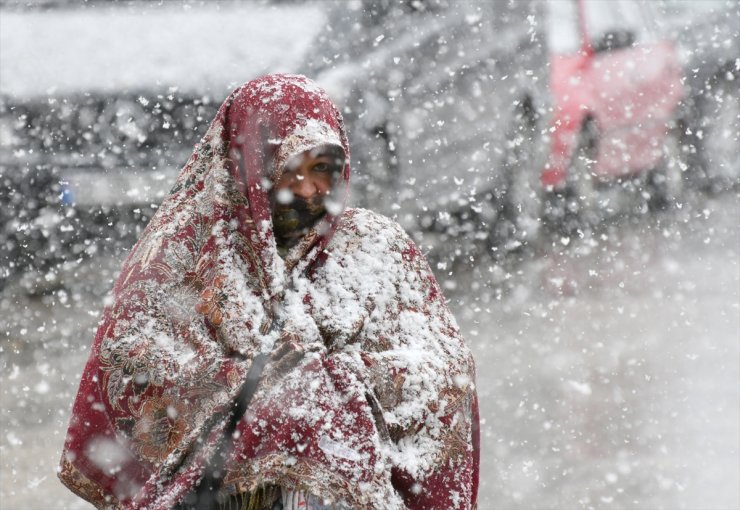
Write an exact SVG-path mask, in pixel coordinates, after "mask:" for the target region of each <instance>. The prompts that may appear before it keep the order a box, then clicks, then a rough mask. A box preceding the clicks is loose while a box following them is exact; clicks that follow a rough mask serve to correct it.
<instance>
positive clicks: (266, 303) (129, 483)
mask: <svg viewBox="0 0 740 510" xmlns="http://www.w3.org/2000/svg"><path fill="white" fill-rule="evenodd" d="M327 144H328V145H334V146H336V145H341V148H342V149H343V151H344V155H345V166H344V169H343V171H342V172H341V175H340V178H339V180H338V182H337V183H336V184H335V187H334V192H336V193H337V195H338V198H339V199H341V203H342V204H344V203H345V201H346V197H347V193H348V179H349V148H348V144H347V138H346V135H345V131H344V127H343V124H342V120H341V116H340V115H339V113H338V111H337V110H336V108H335V107H334V105H333V104H331V102H330V101H329V99H328V98H327V97H326V95H325V93H324V92H323V91H322V90H321V89H319V88H318V87H317V86H316V85H315V84H313V83H312V82H311V81H310V80H307V79H306V78H304V77H300V76H294V75H270V76H266V77H263V78H260V79H257V80H254V81H252V82H250V83H248V84H246V85H244V86H243V87H240V88H239V89H237V90H235V91H234V92H233V93H232V94H231V95H230V97H229V98H228V99H227V100H226V101H225V102H224V104H223V105H222V107H221V109H220V110H219V113H218V115H217V117H216V119H214V121H213V123H212V124H211V126H210V128H209V130H208V132H207V133H206V135H205V137H204V138H203V140H202V141H201V143H200V144H199V146H198V147H197V148H196V150H195V152H194V153H193V155H192V156H191V158H190V160H189V161H188V162H187V164H186V165H185V168H184V169H183V170H182V172H181V173H180V175H179V177H178V179H177V181H176V183H175V185H174V187H173V188H172V190H171V192H170V194H169V196H168V197H167V198H166V199H165V201H164V202H163V204H162V205H161V207H160V208H159V210H158V211H157V214H155V216H154V217H153V219H152V221H151V222H150V224H149V225H148V226H147V228H146V230H145V231H144V233H143V235H142V237H141V239H140V240H139V242H138V243H137V244H136V246H135V247H134V249H133V250H132V252H131V254H130V255H129V257H128V259H127V260H126V262H125V263H124V266H123V269H122V272H121V275H120V277H119V278H118V280H117V282H116V284H115V286H114V289H113V301H112V304H111V305H110V306H109V307H107V308H106V309H105V311H104V314H103V318H102V320H101V323H100V326H99V328H98V331H97V333H96V337H95V340H94V343H93V346H92V351H91V354H90V358H89V360H88V363H87V365H86V367H85V370H84V373H83V376H82V379H81V382H80V389H79V392H78V395H77V398H76V400H75V404H74V407H73V411H72V418H71V420H70V428H69V431H68V435H67V441H66V443H65V449H64V452H63V455H62V461H61V469H60V475H59V476H60V478H61V480H62V482H63V483H65V484H66V485H67V486H68V487H69V488H70V489H71V490H73V491H74V492H76V493H77V494H78V495H80V496H81V497H83V498H85V499H87V500H88V501H90V502H92V503H93V504H95V505H96V506H97V507H98V508H122V509H123V508H146V509H149V510H155V509H157V510H159V509H162V510H165V509H167V510H169V509H170V508H171V507H172V506H173V505H174V504H176V503H177V502H179V501H181V500H182V498H183V497H184V496H185V495H186V494H187V493H188V492H189V491H190V490H192V489H193V487H194V486H195V484H196V483H197V482H198V480H199V478H200V476H201V473H202V469H203V466H204V463H205V462H206V459H208V458H209V456H210V455H211V453H212V452H213V450H214V448H215V445H216V444H217V442H218V440H219V438H220V435H221V431H222V429H223V426H224V423H225V421H226V417H227V414H228V409H229V405H230V402H231V400H232V399H233V397H234V396H235V394H236V393H237V391H238V389H239V386H240V384H241V382H242V381H243V380H244V377H245V374H246V372H247V370H248V368H249V366H250V364H251V360H252V358H253V356H254V355H255V354H256V353H258V352H269V351H270V350H271V349H273V346H275V345H277V344H279V342H281V341H282V339H285V338H290V339H294V340H295V339H297V340H298V341H299V342H300V343H301V344H302V345H303V347H304V349H305V351H306V353H307V354H306V356H305V357H304V359H303V361H302V362H301V363H300V364H299V365H298V366H296V367H295V368H294V369H293V370H291V371H290V372H289V373H287V374H277V373H273V372H271V370H270V366H269V365H268V367H267V369H266V371H265V373H264V377H263V379H262V382H261V384H260V387H259V389H258V392H257V395H256V396H255V399H254V401H253V403H252V405H251V406H250V408H249V410H248V412H247V414H246V415H245V417H244V418H243V419H242V421H241V422H240V424H239V428H238V431H239V438H238V440H237V441H235V444H234V447H235V449H234V454H233V456H232V458H231V459H230V462H229V464H227V477H226V486H225V488H224V491H225V492H237V491H245V490H253V489H255V488H256V487H258V486H260V485H262V484H277V485H281V486H284V487H288V488H295V489H301V490H306V491H308V492H310V493H312V494H315V495H317V496H319V497H321V498H324V499H326V500H332V501H338V502H342V503H343V504H346V505H348V506H350V507H352V508H402V507H409V508H469V507H471V506H473V505H474V504H475V497H476V490H477V476H478V475H477V472H478V467H477V466H478V465H477V462H478V460H477V455H478V454H477V436H476V434H477V432H476V430H477V429H476V426H477V415H476V413H477V411H476V409H477V408H476V405H477V404H476V401H475V392H474V386H473V380H474V373H473V363H472V359H471V357H470V353H469V351H468V350H467V348H466V347H465V345H464V343H463V342H462V339H461V338H460V335H459V332H458V329H457V327H456V325H455V323H454V319H452V317H451V315H450V313H449V311H448V310H447V307H446V305H445V303H444V298H443V296H442V294H441V292H440V289H439V287H438V285H437V283H436V281H435V279H434V277H433V275H432V273H431V271H430V270H429V268H428V266H427V264H426V262H425V261H424V258H423V256H422V255H421V254H420V252H419V251H418V249H417V248H416V247H415V246H414V245H413V243H412V242H411V241H410V240H409V239H408V237H407V236H406V235H405V234H404V233H403V231H402V230H401V229H400V227H398V226H397V225H396V224H395V223H393V222H392V221H390V220H388V219H386V218H383V217H381V216H378V215H375V214H373V213H370V212H368V211H362V210H352V209H350V210H347V211H344V213H343V214H341V215H337V216H332V215H330V214H327V216H326V217H325V218H324V219H323V220H321V222H320V223H319V224H318V225H317V226H316V227H315V228H314V229H312V230H311V232H309V233H308V234H307V235H306V236H305V237H304V238H303V240H302V241H301V242H300V243H299V244H298V245H297V246H295V247H293V248H292V249H291V251H290V252H289V253H288V255H287V256H286V257H285V258H284V259H283V258H281V257H280V256H279V255H278V253H277V249H276V246H275V242H274V238H273V235H272V225H271V220H270V206H269V198H268V190H269V187H270V186H271V184H272V183H273V182H275V180H274V179H275V178H276V176H279V175H280V172H281V171H282V164H283V163H284V161H285V160H287V158H289V157H290V156H291V155H293V154H295V153H296V151H298V152H300V151H303V150H306V149H308V148H312V147H317V146H319V145H327Z"/></svg>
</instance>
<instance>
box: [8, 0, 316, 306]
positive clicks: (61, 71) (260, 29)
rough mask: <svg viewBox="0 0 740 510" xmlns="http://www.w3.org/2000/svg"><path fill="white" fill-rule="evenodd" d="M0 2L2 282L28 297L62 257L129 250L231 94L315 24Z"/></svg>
mask: <svg viewBox="0 0 740 510" xmlns="http://www.w3.org/2000/svg"><path fill="white" fill-rule="evenodd" d="M0 9H3V10H2V12H1V13H0V66H1V67H2V70H1V72H0V198H1V199H2V205H3V210H2V212H1V213H0V221H1V222H2V223H1V224H0V268H1V271H2V272H1V273H0V286H2V285H3V284H4V283H5V282H6V281H8V280H9V279H13V278H19V277H23V278H26V276H29V275H30V276H32V278H29V279H28V283H27V284H24V286H25V287H26V288H27V289H28V290H29V291H38V292H44V291H45V289H47V288H48V287H53V285H54V282H55V269H56V268H58V267H60V265H61V264H63V263H65V262H72V261H74V260H79V258H80V257H83V256H85V255H89V254H92V253H95V252H96V251H98V250H109V251H111V252H116V251H120V250H122V249H127V248H128V247H129V246H131V244H133V242H134V240H135V239H136V238H137V237H138V235H139V233H140V232H141V230H142V229H143V228H144V226H145V225H146V224H147V222H148V220H149V218H150V217H151V215H152V214H153V212H154V211H155V209H156V207H157V205H158V204H159V202H160V201H161V200H162V198H163V197H164V196H165V194H166V193H167V191H168V190H169V189H170V188H171V186H172V184H173V183H174V180H175V177H176V176H177V173H178V171H179V169H180V168H181V167H182V165H184V163H185V162H186V161H187V158H188V157H189V156H190V154H191V152H192V148H193V145H194V144H195V143H197V141H198V140H199V138H200V137H201V135H202V134H203V133H204V132H205V130H206V129H207V128H208V124H209V123H210V121H211V120H212V119H213V117H214V116H215V113H216V110H217V108H218V106H219V105H220V103H221V101H222V100H223V99H224V98H225V97H226V96H227V95H228V93H229V92H230V90H231V89H232V88H233V87H235V86H237V85H239V84H241V83H243V82H245V81H247V80H249V79H252V78H254V77H256V76H258V75H260V74H264V73H266V72H271V71H291V70H295V69H296V67H297V65H298V62H300V60H301V55H302V53H303V52H304V51H305V48H306V46H307V45H308V44H310V41H311V40H312V39H313V37H314V34H315V33H316V31H317V30H318V28H319V27H320V26H321V24H322V23H323V21H324V15H323V8H322V7H321V6H320V5H319V6H315V5H314V6H303V5H286V6H277V7H272V6H269V5H267V4H264V3H262V4H256V3H253V2H250V3H248V4H246V3H245V4H239V3H234V2H213V3H208V4H201V5H190V2H175V1H173V2H168V3H166V4H161V3H149V2H133V3H132V2H125V3H123V2H121V3H116V2H113V1H102V0H97V1H95V2H89V3H85V4H80V3H75V5H72V2H69V1H67V0H38V1H36V2H16V1H15V0H6V1H5V2H4V3H3V4H0ZM278 23H279V24H280V25H281V26H282V27H283V28H285V32H278V31H275V30H274V29H273V28H272V27H274V26H275V25H276V24H278ZM245 34H247V35H245ZM214 47H218V48H219V51H213V48H214ZM51 53H53V54H54V58H53V59H46V60H44V65H39V64H38V59H39V58H41V57H42V56H44V55H48V54H51ZM22 281H23V280H22Z"/></svg>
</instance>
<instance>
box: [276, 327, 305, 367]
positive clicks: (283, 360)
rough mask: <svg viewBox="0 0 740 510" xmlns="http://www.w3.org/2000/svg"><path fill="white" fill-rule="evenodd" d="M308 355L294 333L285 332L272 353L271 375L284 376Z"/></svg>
mask: <svg viewBox="0 0 740 510" xmlns="http://www.w3.org/2000/svg"><path fill="white" fill-rule="evenodd" d="M305 355H306V351H305V349H304V348H303V346H302V345H301V344H300V343H299V342H298V338H296V337H295V336H294V335H290V334H285V335H283V336H282V337H281V338H280V340H278V344H277V346H276V347H275V350H273V351H272V354H270V361H269V365H270V372H271V374H270V376H271V377H282V376H284V375H285V374H287V373H288V372H290V371H291V370H293V369H294V368H295V367H296V366H297V365H298V363H300V362H301V360H302V359H303V357H304V356H305Z"/></svg>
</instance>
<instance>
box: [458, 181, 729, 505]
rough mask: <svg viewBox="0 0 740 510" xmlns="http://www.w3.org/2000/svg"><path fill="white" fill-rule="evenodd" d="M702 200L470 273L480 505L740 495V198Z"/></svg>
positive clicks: (697, 500) (468, 317) (466, 297)
mask: <svg viewBox="0 0 740 510" xmlns="http://www.w3.org/2000/svg"><path fill="white" fill-rule="evenodd" d="M690 206H691V207H686V208H685V210H684V211H681V212H679V213H677V214H672V215H667V216H666V215H661V216H657V217H654V218H648V217H646V218H642V219H639V220H638V221H637V222H636V224H630V222H629V221H626V222H624V223H623V224H621V225H617V226H615V227H606V228H604V229H603V231H602V232H600V233H599V234H598V235H597V236H595V238H593V239H590V240H584V241H575V240H568V239H560V240H556V243H555V244H556V246H557V245H559V248H558V249H553V248H550V249H548V250H547V251H546V253H544V254H543V255H542V256H541V257H540V258H537V259H536V260H534V261H532V262H530V263H528V264H525V265H524V266H522V267H519V268H517V270H516V271H513V274H512V275H511V278H510V280H509V286H510V287H511V288H512V291H511V292H510V293H508V294H507V295H506V297H504V298H502V299H501V300H497V299H496V298H495V297H494V296H495V293H494V292H492V291H491V289H486V286H485V284H481V282H485V281H486V278H485V276H483V277H480V276H476V275H474V276H473V277H472V278H471V276H470V275H459V278H458V280H459V282H458V288H465V289H466V290H465V291H463V292H459V291H458V292H457V295H455V296H454V297H453V299H452V304H453V307H454V309H455V310H456V311H457V315H458V317H459V319H460V320H461V322H462V324H463V327H464V329H465V331H466V336H467V338H468V340H469V342H470V343H471V344H472V346H473V350H474V354H475V356H476V362H477V369H478V388H479V389H478V391H479V397H480V401H481V413H482V418H483V420H484V423H483V424H482V444H483V447H482V449H483V458H482V473H481V491H480V497H481V505H480V506H481V508H483V509H489V508H490V509H507V510H508V509H518V508H521V509H533V508H541V509H561V508H562V509H565V508H602V509H608V508H614V509H617V508H619V509H624V508H634V509H691V510H695V509H736V508H740V384H738V382H740V201H739V200H738V195H737V194H736V193H730V194H727V195H725V196H723V197H721V198H720V199H717V200H711V201H709V202H701V201H700V202H699V203H693V204H690ZM566 243H568V245H567V246H566V245H565V244H566ZM486 272H487V271H486V268H482V270H481V269H480V268H479V269H477V270H476V271H475V273H476V274H477V275H485V274H486ZM517 273H518V274H517ZM467 289H470V290H467Z"/></svg>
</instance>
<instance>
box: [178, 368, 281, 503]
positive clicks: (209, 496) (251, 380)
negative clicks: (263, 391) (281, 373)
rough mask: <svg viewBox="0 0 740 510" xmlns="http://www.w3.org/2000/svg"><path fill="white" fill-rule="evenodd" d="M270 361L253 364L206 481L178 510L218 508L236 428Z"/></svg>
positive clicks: (207, 470)
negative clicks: (184, 509)
mask: <svg viewBox="0 0 740 510" xmlns="http://www.w3.org/2000/svg"><path fill="white" fill-rule="evenodd" d="M268 360H269V355H268V354H265V353H261V354H258V355H257V356H255V357H254V359H253V360H252V365H251V366H250V367H249V370H248V371H247V377H246V379H245V381H244V384H242V387H241V388H240V389H239V393H238V394H237V396H236V397H235V398H234V400H233V409H232V412H231V414H230V415H229V421H228V422H227V423H226V428H224V433H223V436H222V437H221V440H220V441H219V443H218V445H217V446H216V451H215V452H214V453H213V456H212V457H211V459H210V460H209V461H208V462H207V463H206V467H205V470H204V472H203V477H202V478H201V480H200V484H199V485H198V486H197V487H196V489H195V491H193V492H192V493H190V494H189V495H188V496H187V497H186V498H185V501H184V502H183V503H181V504H180V505H179V506H178V507H175V508H188V509H193V510H212V509H213V508H214V507H216V508H218V506H217V505H218V499H217V498H218V493H219V490H220V489H221V486H222V485H223V482H224V476H225V475H226V473H225V472H224V465H225V464H226V460H227V459H228V458H229V456H230V454H231V452H232V451H233V447H234V445H233V436H234V432H235V431H236V426H237V425H238V424H239V421H240V420H241V419H242V417H243V416H244V414H245V413H246V412H247V407H249V403H250V402H251V401H252V397H254V394H255V392H256V391H257V385H258V384H259V382H260V379H261V377H262V372H263V371H264V369H265V365H266V364H267V362H268Z"/></svg>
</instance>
